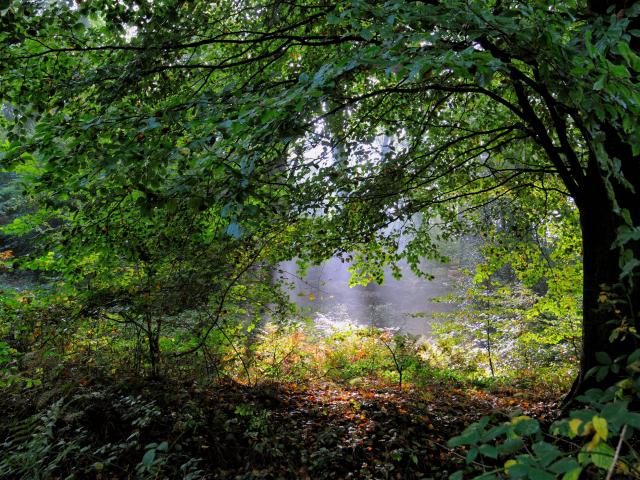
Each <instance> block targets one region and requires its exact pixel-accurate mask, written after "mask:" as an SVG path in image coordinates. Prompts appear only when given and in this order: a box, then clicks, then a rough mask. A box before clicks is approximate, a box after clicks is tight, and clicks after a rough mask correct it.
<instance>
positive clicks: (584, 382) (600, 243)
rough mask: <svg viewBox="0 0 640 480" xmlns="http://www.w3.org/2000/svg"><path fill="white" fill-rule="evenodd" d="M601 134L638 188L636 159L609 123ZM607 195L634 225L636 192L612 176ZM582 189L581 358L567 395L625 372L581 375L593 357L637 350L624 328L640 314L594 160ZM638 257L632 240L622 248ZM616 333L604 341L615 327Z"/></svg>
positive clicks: (639, 294)
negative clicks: (625, 276)
mask: <svg viewBox="0 0 640 480" xmlns="http://www.w3.org/2000/svg"><path fill="white" fill-rule="evenodd" d="M604 130H605V132H606V136H607V140H608V142H607V153H608V154H609V156H610V157H612V158H613V157H615V158H618V159H620V160H622V165H623V170H622V173H623V175H624V177H625V178H626V180H628V181H629V182H630V183H631V184H632V185H634V186H635V188H636V189H639V188H640V166H639V165H640V159H638V158H634V157H633V155H632V154H631V149H630V148H629V147H628V145H626V144H624V143H622V142H621V141H620V139H619V137H618V135H617V133H616V132H615V130H614V129H613V128H612V127H605V128H604ZM610 178H611V184H612V187H613V193H614V195H615V197H616V200H617V202H618V204H619V206H620V207H621V208H623V209H626V210H627V211H628V212H629V216H630V217H631V219H632V222H633V224H634V225H638V224H640V200H639V198H638V195H637V193H634V192H633V191H632V190H630V189H629V188H628V187H625V186H623V185H621V184H620V182H618V181H616V180H615V178H614V177H613V176H612V177H610ZM585 180H586V182H585V185H584V187H585V188H584V192H583V195H582V197H581V198H580V201H579V202H578V207H579V210H580V221H581V227H582V245H583V266H584V285H583V287H584V290H583V309H584V317H583V331H582V340H583V345H582V357H581V362H580V373H579V377H578V379H577V381H576V383H575V384H574V388H573V389H572V392H571V394H570V395H569V397H570V398H573V397H574V396H575V395H576V394H579V393H582V392H584V391H586V390H588V389H589V388H595V387H597V388H606V387H608V386H610V385H612V384H613V383H614V382H615V381H617V380H619V379H621V378H623V377H624V376H625V371H624V368H621V369H620V371H619V372H618V373H613V372H612V373H610V374H609V375H608V376H607V377H605V378H601V379H598V378H596V376H595V375H591V376H589V377H587V372H589V370H591V369H592V368H593V367H596V366H598V365H600V363H599V362H598V360H597V357H596V355H597V354H598V352H605V353H607V354H608V355H609V357H610V358H611V359H615V358H617V357H620V356H623V355H628V354H630V353H631V352H632V351H633V350H635V349H636V348H638V345H637V341H636V338H635V336H634V335H633V334H630V333H629V331H628V327H631V326H632V327H635V328H636V329H637V328H638V323H639V322H638V312H640V288H639V285H638V283H639V279H637V278H636V280H635V282H633V283H630V282H629V281H628V279H626V280H624V281H622V280H621V279H620V274H621V265H620V253H621V252H620V248H619V247H614V242H615V240H616V237H617V233H618V229H619V227H620V226H621V225H623V224H624V220H623V219H622V217H621V215H620V214H619V213H616V212H615V211H614V207H613V202H612V201H611V199H610V197H609V194H608V193H607V189H606V186H605V181H604V175H603V172H602V171H601V169H600V168H599V166H598V164H597V162H596V160H595V159H592V160H591V161H590V163H589V166H588V169H587V172H586V179H585ZM625 248H627V249H631V250H632V251H633V252H634V255H635V256H636V257H640V249H638V245H637V242H634V244H628V245H626V246H625ZM621 326H622V327H623V328H621V329H620V330H618V332H619V334H618V335H614V337H617V338H615V339H614V341H610V338H611V337H612V334H613V333H614V331H615V330H616V329H619V328H620V327H621Z"/></svg>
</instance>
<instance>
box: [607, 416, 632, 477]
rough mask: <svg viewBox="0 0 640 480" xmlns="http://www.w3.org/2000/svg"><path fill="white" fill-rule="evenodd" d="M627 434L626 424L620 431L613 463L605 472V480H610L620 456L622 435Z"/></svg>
mask: <svg viewBox="0 0 640 480" xmlns="http://www.w3.org/2000/svg"><path fill="white" fill-rule="evenodd" d="M625 433H627V424H625V425H624V426H623V427H622V431H621V432H620V440H618V446H617V447H616V453H615V455H613V461H612V462H611V466H610V467H609V471H608V472H607V478H606V479H605V480H611V477H612V475H613V471H614V470H615V468H616V463H617V462H618V457H619V456H620V449H621V448H622V442H623V441H624V434H625Z"/></svg>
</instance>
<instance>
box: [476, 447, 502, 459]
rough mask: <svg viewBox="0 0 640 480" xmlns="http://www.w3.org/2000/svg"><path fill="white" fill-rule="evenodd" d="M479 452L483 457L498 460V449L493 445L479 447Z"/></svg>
mask: <svg viewBox="0 0 640 480" xmlns="http://www.w3.org/2000/svg"><path fill="white" fill-rule="evenodd" d="M479 450H480V453H481V454H482V455H484V456H485V457H489V458H498V449H497V448H496V447H494V446H493V445H487V444H483V445H480V448H479Z"/></svg>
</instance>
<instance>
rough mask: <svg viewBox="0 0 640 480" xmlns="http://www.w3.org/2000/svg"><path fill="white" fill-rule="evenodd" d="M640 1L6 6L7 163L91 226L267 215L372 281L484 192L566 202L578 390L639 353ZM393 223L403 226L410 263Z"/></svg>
mask: <svg viewBox="0 0 640 480" xmlns="http://www.w3.org/2000/svg"><path fill="white" fill-rule="evenodd" d="M5 3H7V2H5ZM638 9H639V7H638V5H636V4H634V3H633V2H631V1H617V2H614V1H609V2H601V3H598V4H597V5H596V3H595V2H594V3H593V4H591V3H588V4H585V3H584V2H578V1H570V2H562V3H560V4H558V3H557V2H516V1H510V2H504V1H486V2H471V3H468V2H462V1H458V0H444V1H435V0H431V1H425V2H402V1H392V2H384V3H383V2H363V1H359V0H356V1H353V2H350V3H340V4H324V3H314V2H294V3H291V2H289V3H281V2H277V1H275V2H260V1H246V2H235V1H229V2H217V3H216V4H215V5H213V4H208V3H205V2H181V1H165V2H153V3H151V2H146V1H123V2H118V3H115V4H114V3H112V2H106V1H104V2H103V1H95V2H84V3H81V4H79V5H77V6H76V5H71V6H68V5H67V4H66V3H64V2H8V6H7V7H6V8H5V10H3V13H2V17H1V18H2V22H3V27H4V26H6V27H7V28H3V30H2V34H0V35H2V37H1V38H2V41H3V43H4V44H5V48H3V53H2V65H3V67H2V71H1V72H0V75H1V77H2V81H3V85H6V86H7V87H6V89H5V91H4V92H3V99H2V101H3V102H5V103H8V104H11V105H12V106H13V108H15V110H16V111H17V120H16V121H14V122H12V123H10V124H8V125H7V128H8V129H9V130H10V131H9V134H8V139H9V140H10V142H11V143H10V147H9V148H8V149H7V152H6V153H5V154H4V159H3V161H4V162H5V163H7V162H13V163H15V162H19V161H20V158H21V155H23V154H24V153H25V152H37V154H38V155H39V157H40V158H41V159H42V161H43V162H45V165H46V167H45V172H44V173H43V175H42V176H41V181H40V184H39V188H43V189H51V190H56V189H60V188H61V187H62V186H63V185H64V186H65V191H66V194H67V195H70V196H71V197H73V198H74V201H76V202H79V204H80V205H82V209H81V214H82V217H84V218H85V219H87V218H88V219H91V221H92V222H93V224H95V225H97V226H98V228H100V227H101V226H103V224H104V223H105V222H107V221H108V219H107V220H104V212H105V211H106V212H108V211H110V209H111V208H113V206H114V205H115V204H117V202H119V201H122V199H123V198H127V197H128V196H129V195H132V192H133V191H135V192H139V193H138V195H140V197H141V198H144V200H143V201H142V202H141V203H142V204H144V205H146V206H147V208H152V209H170V208H171V207H170V205H171V202H172V199H173V198H174V196H178V197H180V198H181V199H183V201H184V202H185V205H187V207H186V208H188V209H190V210H198V209H201V208H202V209H216V210H217V211H218V212H219V213H220V215H221V216H222V217H224V218H225V219H227V220H225V222H226V223H225V224H226V230H225V231H226V234H227V236H230V237H244V238H245V239H246V238H251V237H252V235H259V234H258V233H257V232H258V231H260V229H261V228H264V227H265V226H266V225H268V224H269V222H270V221H273V222H275V221H276V220H275V219H277V223H278V224H279V225H283V224H289V225H295V226H296V227H295V228H298V229H300V230H299V231H300V232H301V233H304V234H307V235H308V236H307V237H306V240H305V241H298V242H294V243H293V244H290V246H289V248H287V249H286V252H285V253H283V255H287V254H289V255H291V254H294V253H295V254H298V255H300V256H302V257H303V258H308V259H312V260H315V259H320V258H322V257H324V256H327V255H329V254H331V253H333V252H335V251H350V250H359V251H361V252H364V253H363V255H362V256H361V259H362V260H363V264H364V267H365V268H369V269H371V268H373V269H375V268H377V267H379V265H380V264H381V263H385V262H393V261H395V260H397V259H398V258H399V256H401V255H403V256H405V257H407V258H408V260H409V261H410V263H412V264H413V265H415V266H417V258H418V257H419V256H420V255H424V254H434V251H435V242H434V239H433V238H431V237H430V236H429V225H430V223H429V221H428V220H429V219H438V220H439V221H441V222H443V223H444V224H445V226H446V228H445V234H452V233H455V232H459V231H461V230H462V229H464V228H466V226H467V225H468V224H467V223H466V222H465V221H462V216H463V213H465V212H467V213H468V212H473V211H476V210H477V209H479V208H480V207H481V206H482V205H486V204H487V203H491V202H493V201H495V199H497V198H501V197H509V196H517V195H520V194H521V193H522V192H525V191H527V190H528V189H537V190H541V191H549V190H559V191H561V192H564V193H565V194H566V195H567V196H569V197H571V198H572V201H573V202H574V203H575V206H576V208H577V209H578V211H579V215H580V224H581V230H582V237H583V263H584V289H583V290H584V294H583V309H584V319H583V355H582V360H581V373H580V379H579V380H580V381H579V382H578V383H577V384H576V385H577V386H579V387H580V388H586V387H587V386H589V384H593V382H594V380H591V381H590V382H586V381H585V375H586V373H587V372H588V371H589V370H590V369H591V368H592V367H593V366H594V365H595V364H596V353H597V352H599V351H605V352H608V353H609V354H611V355H615V356H617V355H618V354H620V353H625V352H626V353H628V352H629V351H631V350H632V349H633V348H634V342H633V340H632V339H633V335H632V333H633V332H634V331H635V330H634V329H636V328H637V322H638V319H637V312H638V311H639V310H640V303H639V302H640V292H639V291H638V282H637V279H636V276H637V271H638V268H637V267H638V266H639V265H640V260H639V259H638V258H636V257H637V256H638V255H637V251H638V241H640V230H639V229H638V225H639V222H640V202H638V197H637V193H636V189H637V188H638V187H639V186H640V162H639V158H638V157H639V154H640V127H638V125H639V122H638V113H639V108H640V106H639V101H640V95H639V94H638V74H639V72H640V57H639V56H638V55H637V52H638V44H639V41H640V40H639V38H638V36H639V35H640V33H639V30H638V25H639V20H638ZM337 115H339V121H335V120H332V119H333V118H337V117H336V116H337ZM31 123H33V124H35V127H33V125H31ZM30 125H31V126H30ZM336 125H338V126H339V129H340V130H342V132H341V135H339V136H338V137H337V138H336V137H335V136H332V137H331V138H329V137H328V136H327V135H325V133H324V132H325V131H330V130H334V131H335V130H336ZM383 135H385V136H387V137H388V138H390V139H391V142H387V143H386V144H385V145H382V144H381V143H380V142H376V138H380V137H381V136H383ZM336 151H339V152H340V155H339V156H340V157H341V158H342V159H343V160H342V161H340V162H331V161H329V157H330V156H331V152H336ZM312 157H313V158H312ZM212 180H213V181H212ZM558 181H559V183H558ZM87 185H90V186H91V187H87ZM56 191H58V190H56ZM82 191H85V192H87V193H86V194H79V193H78V192H82ZM83 195H84V196H83ZM310 212H313V214H314V215H311V214H310ZM416 213H420V214H421V216H420V218H421V220H420V221H417V220H416V218H417V217H416V216H415V214H416ZM107 218H108V217H107ZM265 218H266V219H271V220H270V221H267V222H259V221H257V220H258V219H265ZM396 220H401V221H404V222H405V223H404V225H405V226H404V227H403V230H404V231H405V232H409V233H411V234H412V235H414V239H413V241H412V242H411V243H410V245H409V246H408V247H407V249H406V250H404V251H401V252H399V251H398V250H397V248H396V247H397V237H398V234H399V233H400V232H399V230H398V229H395V230H394V229H390V228H388V227H389V225H392V224H394V222H395V221H396ZM68 221H69V222H70V224H73V223H74V222H76V223H77V219H73V218H72V219H70V220H68ZM86 224H87V223H86V221H85V223H84V224H83V225H86ZM396 225H397V223H396ZM163 227H164V224H163V223H159V224H156V225H150V226H149V228H156V229H159V230H161V229H162V228H163ZM605 286H606V288H605ZM603 298H606V299H620V300H621V301H622V303H621V304H620V305H618V304H616V306H615V308H613V309H603V308H602V306H603V303H602V302H599V300H602V299H603ZM616 301H617V300H616ZM605 303H607V302H605ZM621 305H623V306H624V308H619V307H620V306H621ZM614 317H616V318H614ZM612 320H615V321H614V322H613V323H611V321H612ZM616 335H617V336H618V337H624V338H625V339H626V340H625V341H623V342H622V343H621V344H618V345H616V346H612V345H611V344H610V343H609V342H608V339H609V338H610V337H612V336H616ZM620 345H622V346H620Z"/></svg>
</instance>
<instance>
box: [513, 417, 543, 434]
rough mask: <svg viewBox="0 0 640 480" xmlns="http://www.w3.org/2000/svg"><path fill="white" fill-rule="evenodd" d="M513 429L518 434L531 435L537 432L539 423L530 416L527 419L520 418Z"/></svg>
mask: <svg viewBox="0 0 640 480" xmlns="http://www.w3.org/2000/svg"><path fill="white" fill-rule="evenodd" d="M514 431H515V432H516V433H517V434H518V435H525V436H529V435H533V434H534V433H537V432H538V431H540V424H539V423H538V421H537V420H534V419H532V418H530V419H527V420H522V421H520V422H518V423H517V424H516V426H515V428H514Z"/></svg>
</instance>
